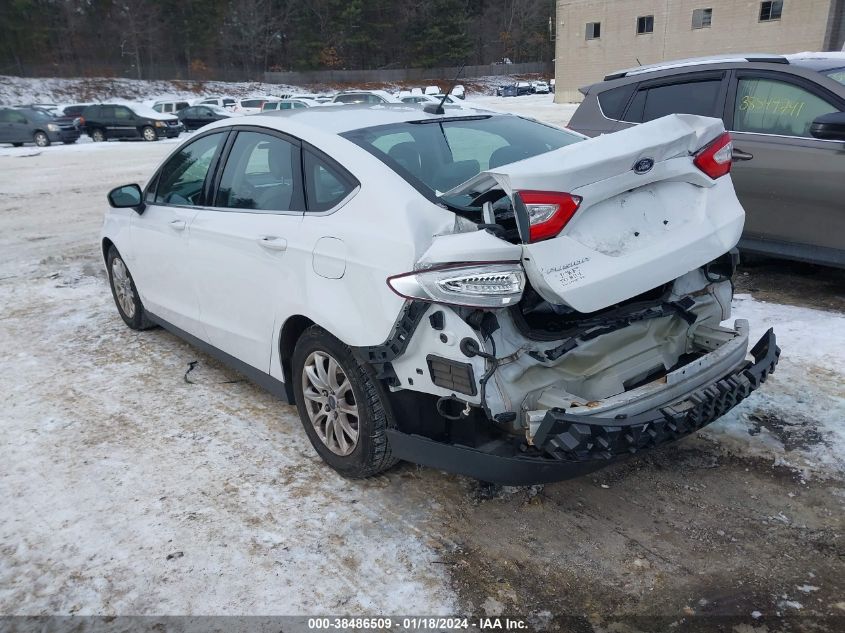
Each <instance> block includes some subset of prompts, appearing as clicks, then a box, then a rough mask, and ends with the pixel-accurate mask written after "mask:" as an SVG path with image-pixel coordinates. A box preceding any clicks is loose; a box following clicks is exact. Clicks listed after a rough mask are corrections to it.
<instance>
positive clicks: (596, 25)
mask: <svg viewBox="0 0 845 633" xmlns="http://www.w3.org/2000/svg"><path fill="white" fill-rule="evenodd" d="M600 37H601V22H587V35H586V37H585V39H588V40H597V39H599V38H600Z"/></svg>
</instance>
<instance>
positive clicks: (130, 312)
mask: <svg viewBox="0 0 845 633" xmlns="http://www.w3.org/2000/svg"><path fill="white" fill-rule="evenodd" d="M106 268H107V270H108V273H109V286H110V287H111V294H112V297H113V298H114V304H115V305H116V306H117V311H118V313H119V314H120V318H121V319H123V322H124V323H126V325H128V326H129V327H130V328H132V329H133V330H148V329H150V328H151V327H155V324H154V323H153V322H152V321H150V320H149V318H147V313H146V311H145V310H144V304H143V303H141V297H140V295H139V294H138V289H137V288H136V287H135V281H134V280H133V279H132V275H131V274H130V273H129V269H128V268H127V267H126V263H125V262H124V261H123V258H122V257H121V256H120V253H118V252H117V249H116V248H115V247H114V246H110V247H109V252H108V255H107V256H106Z"/></svg>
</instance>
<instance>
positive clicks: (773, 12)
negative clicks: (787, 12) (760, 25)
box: [760, 0, 783, 22]
mask: <svg viewBox="0 0 845 633" xmlns="http://www.w3.org/2000/svg"><path fill="white" fill-rule="evenodd" d="M781 13H783V0H773V1H772V2H761V3H760V22H769V21H771V20H780V14H781Z"/></svg>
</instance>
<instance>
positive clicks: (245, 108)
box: [232, 97, 280, 114]
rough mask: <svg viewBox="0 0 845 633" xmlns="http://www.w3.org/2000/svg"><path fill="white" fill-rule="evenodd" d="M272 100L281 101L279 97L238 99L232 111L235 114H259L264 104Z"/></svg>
mask: <svg viewBox="0 0 845 633" xmlns="http://www.w3.org/2000/svg"><path fill="white" fill-rule="evenodd" d="M270 101H280V99H278V98H277V97H249V98H248V99H238V100H237V101H236V102H235V105H234V106H232V112H234V113H235V114H258V113H259V112H261V110H262V108H263V107H264V104H265V103H267V102H270Z"/></svg>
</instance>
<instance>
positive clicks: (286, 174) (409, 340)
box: [101, 105, 779, 484]
mask: <svg viewBox="0 0 845 633" xmlns="http://www.w3.org/2000/svg"><path fill="white" fill-rule="evenodd" d="M730 168H731V140H730V137H729V136H728V135H727V134H726V133H725V132H724V127H723V126H722V124H721V122H719V121H718V120H715V119H708V118H703V117H697V116H690V115H672V116H669V117H666V118H663V119H660V120H657V121H653V122H650V123H646V124H644V125H642V126H639V127H636V128H633V129H630V130H625V131H622V132H619V133H618V134H612V135H605V136H601V137H598V138H595V139H588V140H585V137H583V136H581V135H579V134H576V133H574V132H570V131H567V130H564V129H559V128H555V127H552V126H549V125H545V124H541V123H539V122H536V121H531V120H528V119H524V118H521V117H517V116H513V115H506V114H494V113H488V112H482V111H477V112H475V113H474V114H473V115H471V116H468V115H467V113H466V112H465V111H464V112H461V113H460V116H450V115H448V114H446V115H438V114H434V113H430V112H426V111H423V110H416V109H410V108H407V107H405V106H391V105H380V106H371V107H369V108H354V109H352V108H337V109H335V110H334V111H333V112H331V115H330V116H327V113H326V111H324V110H323V109H322V108H307V109H304V110H302V111H300V112H299V113H298V114H297V116H295V117H277V116H272V115H266V116H265V115H255V116H253V117H251V119H250V121H249V126H248V127H246V126H245V125H244V123H243V121H242V120H241V121H234V120H229V121H219V122H218V123H213V124H211V125H209V126H208V127H206V128H204V129H203V130H202V131H201V132H199V133H198V134H197V135H196V136H195V137H193V138H191V139H190V140H189V141H187V142H186V143H184V144H182V145H181V146H180V147H179V148H178V149H177V150H176V152H175V153H173V154H171V156H170V157H168V158H167V159H166V160H165V161H164V162H163V164H162V165H161V166H160V167H159V168H158V169H157V170H156V171H155V172H154V173H153V174H152V177H151V178H150V180H149V182H148V183H147V184H146V186H145V187H144V189H143V190H142V189H141V188H140V187H139V186H138V185H126V186H123V187H118V188H116V189H114V190H112V191H111V192H110V193H109V196H108V198H109V202H110V204H111V206H112V207H113V208H112V209H111V210H110V211H108V212H107V213H106V217H105V222H104V225H103V231H102V242H101V243H102V254H103V257H104V259H105V263H106V269H107V272H108V276H109V282H110V286H111V291H112V293H113V296H114V299H115V303H116V306H117V310H118V312H119V314H120V317H121V318H122V319H123V321H124V322H125V323H126V324H127V325H128V326H129V327H130V328H133V329H136V330H143V329H145V328H148V327H151V326H153V325H161V326H163V327H165V328H167V329H169V330H170V331H172V332H174V333H176V334H177V335H179V336H182V337H184V338H185V339H187V340H188V341H190V342H191V343H193V344H194V345H196V346H198V347H199V348H201V349H204V350H207V351H208V352H209V353H211V354H213V355H215V356H217V357H218V358H220V359H222V360H223V361H224V362H227V363H228V364H230V365H231V366H233V367H235V368H236V369H238V370H239V371H240V372H242V373H243V374H245V375H247V376H249V377H251V378H252V379H253V380H255V381H256V382H257V383H259V384H261V385H263V386H265V387H266V388H268V389H270V390H271V391H272V392H273V393H276V394H278V395H279V396H280V397H282V398H283V399H286V400H287V401H288V402H290V403H294V402H295V403H296V406H297V408H298V411H299V416H300V418H301V421H302V424H303V427H304V429H305V433H306V434H307V435H308V437H309V439H310V440H311V443H312V444H313V446H314V448H315V450H316V451H317V453H318V454H319V455H320V456H321V457H322V458H323V459H324V460H325V461H326V462H327V463H328V464H329V465H330V466H332V467H333V468H335V469H336V470H337V471H338V472H339V473H341V474H342V475H344V476H347V477H366V476H370V475H374V474H376V473H378V472H381V471H383V470H385V469H386V468H389V467H390V466H391V465H392V464H394V463H395V462H396V461H397V460H398V459H405V460H410V461H414V462H417V463H421V464H425V465H429V466H433V467H437V468H443V469H447V470H452V471H455V472H461V473H464V474H468V475H472V476H474V477H477V478H479V479H482V480H485V481H492V482H500V483H509V484H524V483H536V482H541V481H550V480H556V479H561V478H565V477H571V476H574V475H577V474H581V473H585V472H589V471H591V470H595V469H597V468H600V467H602V466H603V465H606V464H608V463H610V462H611V461H613V460H614V459H617V458H622V457H624V456H626V455H630V454H632V453H635V452H638V451H641V450H646V449H649V448H651V447H654V446H659V445H662V444H664V443H667V442H670V441H672V440H676V439H679V438H681V437H683V436H685V435H687V434H689V433H692V432H695V431H696V430H698V429H700V428H701V427H702V426H704V425H706V424H708V423H710V422H712V421H713V420H715V419H717V418H718V417H719V416H721V415H723V414H724V413H725V412H726V411H728V410H729V409H731V408H732V407H733V406H735V405H736V404H737V403H738V402H739V401H741V400H742V399H743V398H745V397H746V396H748V394H749V393H750V392H752V391H753V390H755V389H757V388H758V387H759V386H760V384H761V383H762V382H763V381H764V380H765V379H766V377H767V375H768V374H769V373H770V372H771V371H773V370H774V368H775V365H776V364H777V359H778V353H779V350H778V348H777V345H776V342H775V335H774V333H773V332H772V331H771V330H770V331H769V332H767V333H766V335H765V336H763V337H762V338H761V339H760V341H759V342H758V343H757V344H755V345H754V346H753V347H752V348H751V350H750V357H749V356H748V355H749V350H748V337H749V328H748V323H747V322H746V321H744V320H737V321H736V322H735V323H734V325H733V326H732V327H727V326H722V325H720V323H721V322H723V321H725V320H726V319H728V318H729V316H730V307H731V294H732V282H731V277H732V274H733V271H734V267H735V263H736V260H735V257H734V255H735V252H732V251H731V249H732V247H733V246H734V244H735V243H736V241H737V240H738V239H739V236H740V233H741V231H742V223H743V219H744V214H743V211H742V207H741V206H740V204H739V202H738V201H737V199H736V196H735V195H734V191H733V185H732V183H731V179H730V175H729V172H730Z"/></svg>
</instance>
